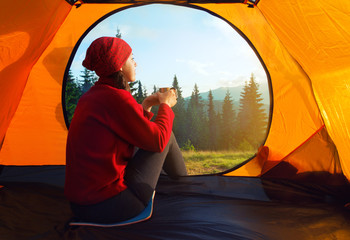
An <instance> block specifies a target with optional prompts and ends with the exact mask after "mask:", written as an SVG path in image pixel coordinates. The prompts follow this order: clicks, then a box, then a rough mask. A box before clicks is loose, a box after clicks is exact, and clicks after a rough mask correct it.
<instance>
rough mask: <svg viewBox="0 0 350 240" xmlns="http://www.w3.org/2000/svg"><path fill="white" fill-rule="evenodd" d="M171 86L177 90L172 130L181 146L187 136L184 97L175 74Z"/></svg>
mask: <svg viewBox="0 0 350 240" xmlns="http://www.w3.org/2000/svg"><path fill="white" fill-rule="evenodd" d="M172 87H173V88H175V89H176V91H177V103H176V105H175V106H174V107H173V111H174V114H175V119H174V125H173V132H174V134H175V136H176V139H177V142H178V144H179V146H180V147H182V146H183V145H184V144H185V142H186V140H187V138H186V113H185V99H184V98H183V97H182V90H181V88H180V86H179V82H178V80H177V77H176V75H174V80H173V83H172Z"/></svg>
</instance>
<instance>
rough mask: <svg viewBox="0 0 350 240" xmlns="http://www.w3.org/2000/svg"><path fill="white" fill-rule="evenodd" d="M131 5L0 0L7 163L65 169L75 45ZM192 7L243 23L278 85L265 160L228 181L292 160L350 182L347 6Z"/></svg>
mask: <svg viewBox="0 0 350 240" xmlns="http://www.w3.org/2000/svg"><path fill="white" fill-rule="evenodd" d="M172 3H173V4H174V3H175V4H176V3H178V4H180V3H181V4H183V2H172ZM134 6H136V5H132V4H131V3H130V4H118V3H113V4H98V3H95V4H82V5H81V6H80V7H79V8H77V7H74V6H71V5H70V4H69V3H68V2H66V1H64V0H50V1H45V0H42V1H35V2H30V3H29V2H27V1H23V0H22V1H21V0H17V1H12V2H7V1H5V2H3V3H1V10H0V12H1V15H0V16H1V22H2V26H1V28H0V29H1V31H0V56H1V61H0V84H1V87H0V98H1V102H2V104H1V105H0V112H1V118H0V141H1V140H3V144H2V148H1V152H0V164H2V165H63V164H64V163H65V140H66V135H67V127H66V125H65V122H64V116H63V109H62V100H61V99H62V85H63V79H64V75H65V70H66V66H67V64H68V63H69V59H70V55H71V53H72V51H73V48H74V47H75V45H76V43H77V42H78V41H79V39H80V37H81V36H82V35H83V34H84V32H85V31H87V29H88V28H89V27H90V26H91V25H92V24H94V23H95V22H96V21H98V20H99V19H100V18H101V17H103V16H105V15H106V14H108V13H110V12H111V11H116V10H122V9H123V8H125V7H134ZM186 6H189V7H191V6H194V7H196V8H200V9H203V10H204V11H207V12H209V13H211V14H214V15H216V16H218V17H221V18H223V19H224V20H226V21H227V22H228V23H230V24H232V25H234V26H236V27H237V28H238V29H239V31H240V32H241V33H242V35H243V36H245V37H246V38H247V40H248V41H250V43H251V45H252V47H253V48H254V50H255V51H256V53H257V55H258V57H259V58H260V59H261V61H262V63H263V64H264V66H265V68H266V71H267V73H268V75H269V78H270V81H271V82H270V84H271V89H272V96H273V99H272V106H273V109H272V115H271V116H272V118H271V126H270V130H269V133H268V136H267V139H266V142H265V145H264V147H265V148H262V149H264V151H265V152H264V153H265V154H258V155H257V156H256V157H255V158H254V159H252V160H251V161H249V162H248V163H247V164H245V165H243V166H242V167H240V168H238V169H236V170H234V171H232V172H230V173H227V175H230V176H232V175H234V176H262V175H264V174H266V173H267V172H269V171H270V170H271V169H273V168H274V167H276V166H277V165H278V164H279V163H281V162H285V163H289V164H290V165H291V166H293V167H295V168H296V169H297V172H298V173H303V172H328V173H330V174H344V175H345V176H346V177H347V179H348V180H350V161H349V158H350V111H349V110H350V87H349V83H348V78H349V76H350V35H349V32H350V17H349V16H350V3H349V2H347V1H330V0H327V1H316V0H311V1H306V2H305V1H303V2H291V1H278V0H269V1H266V0H261V1H260V2H259V3H258V4H257V6H255V7H254V8H248V7H247V5H246V4H233V3H222V4H205V3H201V4H186ZM28 9H30V11H27V10H28ZM266 149H268V151H266ZM262 156H263V157H262Z"/></svg>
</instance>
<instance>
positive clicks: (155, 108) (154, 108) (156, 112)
mask: <svg viewBox="0 0 350 240" xmlns="http://www.w3.org/2000/svg"><path fill="white" fill-rule="evenodd" d="M156 92H158V88H157V87H156V85H153V92H152V94H154V93H156ZM158 109H159V106H158V105H157V106H153V107H152V109H151V112H152V113H153V114H154V115H153V117H152V121H154V119H155V118H156V116H157V114H158Z"/></svg>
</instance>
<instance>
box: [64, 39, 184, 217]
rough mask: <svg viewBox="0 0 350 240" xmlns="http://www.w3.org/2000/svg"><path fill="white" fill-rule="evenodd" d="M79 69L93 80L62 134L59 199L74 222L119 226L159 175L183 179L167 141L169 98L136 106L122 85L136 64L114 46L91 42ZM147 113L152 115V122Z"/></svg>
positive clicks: (121, 44)
mask: <svg viewBox="0 0 350 240" xmlns="http://www.w3.org/2000/svg"><path fill="white" fill-rule="evenodd" d="M83 66H84V67H86V68H87V69H89V70H93V71H95V72H96V74H97V75H98V76H99V80H98V81H97V82H96V83H95V85H94V86H92V87H91V89H90V90H89V91H88V92H86V93H85V94H84V95H83V96H82V97H81V98H80V100H79V102H78V104H77V107H76V110H75V113H74V117H73V119H72V122H71V125H70V128H69V132H68V138H67V149H66V161H67V165H66V182H65V195H66V197H67V198H68V200H69V201H70V202H71V208H72V211H73V213H74V215H75V216H76V217H78V218H79V220H80V221H90V222H95V223H113V222H117V221H122V220H126V219H129V218H131V217H134V216H136V215H138V214H139V213H140V212H141V211H142V210H143V209H144V208H145V206H146V205H147V203H148V201H149V200H150V198H151V196H152V194H153V191H154V189H155V187H156V184H157V181H158V178H159V175H160V172H161V170H162V169H164V171H165V172H166V173H167V174H168V175H169V176H170V177H178V176H183V175H187V172H186V167H185V164H184V161H183V157H182V155H181V152H180V149H179V147H178V145H177V142H176V140H175V137H174V135H173V134H172V124H173V119H174V113H173V111H172V109H171V107H173V106H174V105H175V104H176V96H175V92H174V91H173V90H170V91H168V92H165V93H159V92H158V93H155V94H153V95H151V96H149V97H147V98H146V99H145V100H144V101H143V103H142V104H138V103H137V102H136V101H135V99H134V98H133V97H132V95H131V93H130V87H129V84H128V82H134V81H135V68H136V63H135V61H134V59H133V57H132V50H131V48H130V46H129V45H128V44H127V43H126V42H125V41H123V40H122V39H119V38H113V37H101V38H98V39H96V40H95V41H94V42H93V43H92V44H91V45H90V47H89V48H88V50H87V52H86V57H85V60H84V61H83ZM154 105H159V110H158V114H157V117H156V119H155V121H154V122H151V121H150V119H151V118H152V116H153V114H152V113H151V112H150V110H151V108H152V106H154ZM136 149H139V150H137V151H136Z"/></svg>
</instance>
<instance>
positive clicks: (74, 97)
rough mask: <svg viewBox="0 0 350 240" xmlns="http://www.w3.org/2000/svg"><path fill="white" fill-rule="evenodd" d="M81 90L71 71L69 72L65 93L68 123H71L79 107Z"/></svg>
mask: <svg viewBox="0 0 350 240" xmlns="http://www.w3.org/2000/svg"><path fill="white" fill-rule="evenodd" d="M80 96H81V95H80V88H79V85H78V84H77V82H76V81H75V79H74V76H73V73H72V71H71V70H69V72H68V77H67V80H66V91H65V105H66V113H67V117H68V121H69V122H71V120H72V118H73V115H74V111H75V107H76V106H77V103H78V100H79V98H80Z"/></svg>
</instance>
